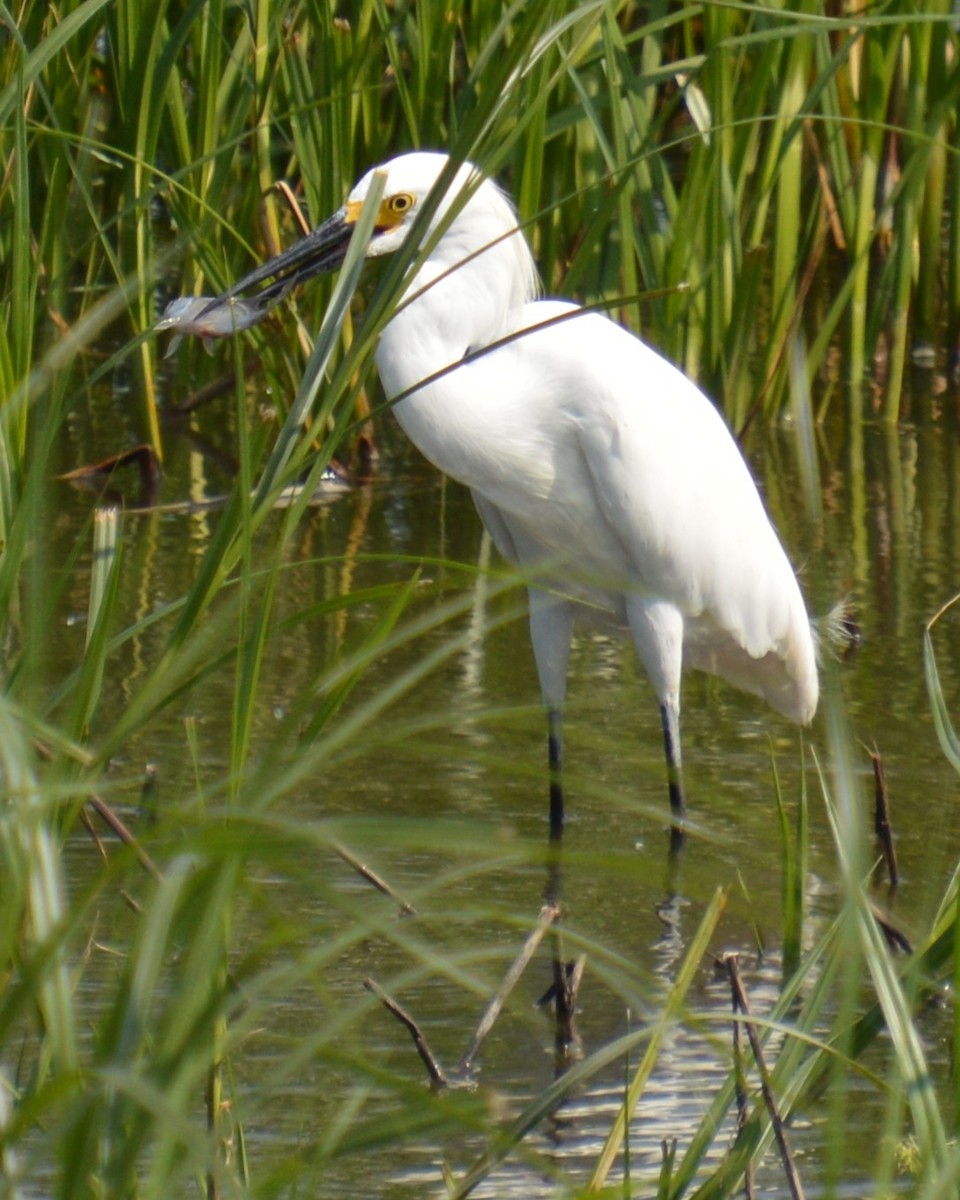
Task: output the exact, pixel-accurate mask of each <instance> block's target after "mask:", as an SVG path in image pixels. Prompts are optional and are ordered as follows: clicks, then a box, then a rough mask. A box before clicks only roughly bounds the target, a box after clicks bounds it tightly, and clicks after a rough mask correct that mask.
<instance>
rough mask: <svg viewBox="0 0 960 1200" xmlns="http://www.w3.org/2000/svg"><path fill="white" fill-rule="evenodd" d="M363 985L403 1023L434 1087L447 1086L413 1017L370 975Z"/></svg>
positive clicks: (437, 1063)
mask: <svg viewBox="0 0 960 1200" xmlns="http://www.w3.org/2000/svg"><path fill="white" fill-rule="evenodd" d="M363 986H364V987H365V988H366V989H367V991H368V992H372V993H373V994H374V995H375V996H376V997H377V999H378V1000H379V1001H380V1003H381V1004H382V1005H383V1007H384V1008H385V1009H386V1010H387V1012H389V1013H392V1014H393V1016H395V1017H396V1018H397V1020H398V1021H399V1022H400V1024H401V1025H403V1026H404V1027H405V1028H406V1030H407V1031H408V1033H409V1034H410V1036H411V1037H412V1038H413V1044H414V1045H415V1046H416V1048H417V1053H418V1054H419V1055H420V1058H421V1061H422V1062H423V1065H424V1066H425V1067H426V1068H427V1073H428V1074H429V1076H430V1079H431V1081H432V1083H433V1085H434V1087H442V1088H445V1087H447V1086H448V1083H447V1077H446V1075H445V1074H444V1073H443V1068H442V1067H441V1066H440V1063H439V1062H438V1061H437V1058H436V1056H435V1055H434V1054H433V1052H432V1051H431V1049H430V1047H429V1046H428V1045H427V1040H426V1038H425V1037H424V1036H423V1034H422V1032H421V1031H420V1026H419V1025H418V1024H417V1023H416V1021H415V1020H414V1019H413V1017H411V1016H410V1014H409V1013H408V1012H407V1011H406V1009H405V1008H401V1006H400V1005H399V1004H398V1003H397V1002H396V1000H394V998H393V997H392V996H391V995H389V994H388V993H387V992H385V991H384V990H383V988H382V987H381V986H380V984H379V983H377V981H376V980H375V979H373V978H371V977H368V978H366V979H365V980H364V981H363Z"/></svg>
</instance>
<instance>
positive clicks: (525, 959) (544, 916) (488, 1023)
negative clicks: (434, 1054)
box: [457, 904, 560, 1075]
mask: <svg viewBox="0 0 960 1200" xmlns="http://www.w3.org/2000/svg"><path fill="white" fill-rule="evenodd" d="M559 915H560V906H559V905H557V904H545V905H544V906H543V908H541V909H540V912H539V914H538V916H537V923H536V925H535V926H534V928H533V929H532V930H531V931H530V933H529V934H528V936H527V940H526V941H525V942H524V943H523V946H522V948H521V950H520V953H519V954H518V955H517V957H516V958H515V959H514V960H513V963H512V964H511V965H510V969H509V970H508V971H507V973H506V975H505V976H504V977H503V983H501V985H500V988H499V990H498V991H497V993H496V995H495V996H494V997H493V999H492V1000H491V1001H490V1003H489V1004H488V1005H487V1007H486V1011H485V1012H484V1014H483V1016H482V1017H481V1018H480V1024H479V1025H478V1026H477V1032H476V1033H475V1034H474V1035H473V1040H472V1041H471V1042H470V1045H469V1046H468V1047H467V1050H466V1052H465V1054H464V1056H463V1058H461V1059H460V1065H459V1066H458V1068H457V1070H458V1071H459V1072H460V1073H461V1074H464V1075H465V1074H466V1073H467V1071H469V1070H470V1067H471V1065H472V1063H473V1060H474V1059H475V1058H476V1056H477V1052H478V1051H479V1049H480V1047H481V1045H482V1044H483V1040H484V1038H485V1037H486V1036H487V1034H488V1033H489V1032H490V1030H491V1029H492V1028H493V1025H494V1022H495V1021H496V1019H497V1017H499V1015H500V1012H501V1010H502V1009H503V1006H504V1004H505V1003H506V999H507V997H508V996H509V995H510V993H511V992H512V991H513V989H514V987H516V984H517V981H518V980H519V978H520V976H521V975H522V974H523V972H524V971H525V970H526V967H527V964H528V963H529V962H530V959H531V958H533V955H534V951H535V950H536V948H537V947H538V946H539V945H540V943H541V942H542V941H543V935H544V934H545V933H546V932H547V930H548V929H549V928H550V926H551V925H552V924H553V923H554V922H555V921H556V919H557V918H558V917H559Z"/></svg>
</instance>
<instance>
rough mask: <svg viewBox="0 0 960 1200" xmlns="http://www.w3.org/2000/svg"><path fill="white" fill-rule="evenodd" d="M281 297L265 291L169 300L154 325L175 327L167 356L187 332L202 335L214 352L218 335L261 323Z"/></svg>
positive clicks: (226, 334)
mask: <svg viewBox="0 0 960 1200" xmlns="http://www.w3.org/2000/svg"><path fill="white" fill-rule="evenodd" d="M278 299H279V296H278V295H276V294H275V293H274V294H271V295H267V294H266V292H265V293H263V294H262V295H260V296H253V297H251V299H249V300H241V299H238V298H237V297H234V296H228V297H222V296H181V297H180V298H179V299H177V300H171V301H170V303H169V304H168V305H167V307H166V308H165V309H164V310H163V315H162V316H161V317H160V319H159V320H158V321H157V323H156V326H155V328H156V329H157V330H161V329H173V330H176V334H175V336H174V337H173V339H172V340H171V342H170V345H169V347H168V349H167V358H169V357H170V355H171V354H173V352H174V351H175V350H176V348H177V347H178V346H179V345H180V342H181V340H182V339H183V337H184V336H185V335H187V334H194V335H195V336H196V337H199V338H201V339H202V340H203V345H204V349H205V350H206V351H207V353H208V354H212V353H213V342H214V339H215V338H224V337H230V335H231V334H234V333H240V332H241V331H242V330H244V329H249V328H250V327H251V326H253V325H256V324H258V323H259V322H260V321H262V320H263V318H264V317H265V316H266V315H267V313H268V312H269V311H270V309H271V308H273V305H274V303H275V302H276V301H277V300H278Z"/></svg>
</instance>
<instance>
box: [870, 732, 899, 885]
mask: <svg viewBox="0 0 960 1200" xmlns="http://www.w3.org/2000/svg"><path fill="white" fill-rule="evenodd" d="M869 753H870V761H871V763H873V782H874V809H873V828H874V831H875V833H876V835H877V840H878V841H879V843H880V848H881V850H882V851H883V860H884V862H885V863H886V864H887V876H888V878H889V880H890V886H891V887H892V888H895V887H896V886H897V885H898V884H899V882H900V872H899V870H898V868H897V852H896V850H895V849H894V845H893V830H892V828H891V826H890V806H889V802H888V800H887V782H886V779H885V778H884V774H883V759H882V758H881V757H880V751H879V750H878V749H877V747H876V744H874V747H873V749H872V750H871V751H870V752H869Z"/></svg>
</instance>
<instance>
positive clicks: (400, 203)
mask: <svg viewBox="0 0 960 1200" xmlns="http://www.w3.org/2000/svg"><path fill="white" fill-rule="evenodd" d="M388 203H389V205H390V211H391V212H392V213H396V214H397V216H400V215H401V214H402V213H405V212H409V210H410V209H411V208H413V197H412V196H411V195H410V193H409V192H397V194H396V195H395V196H391V197H390V200H389V201H388Z"/></svg>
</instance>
